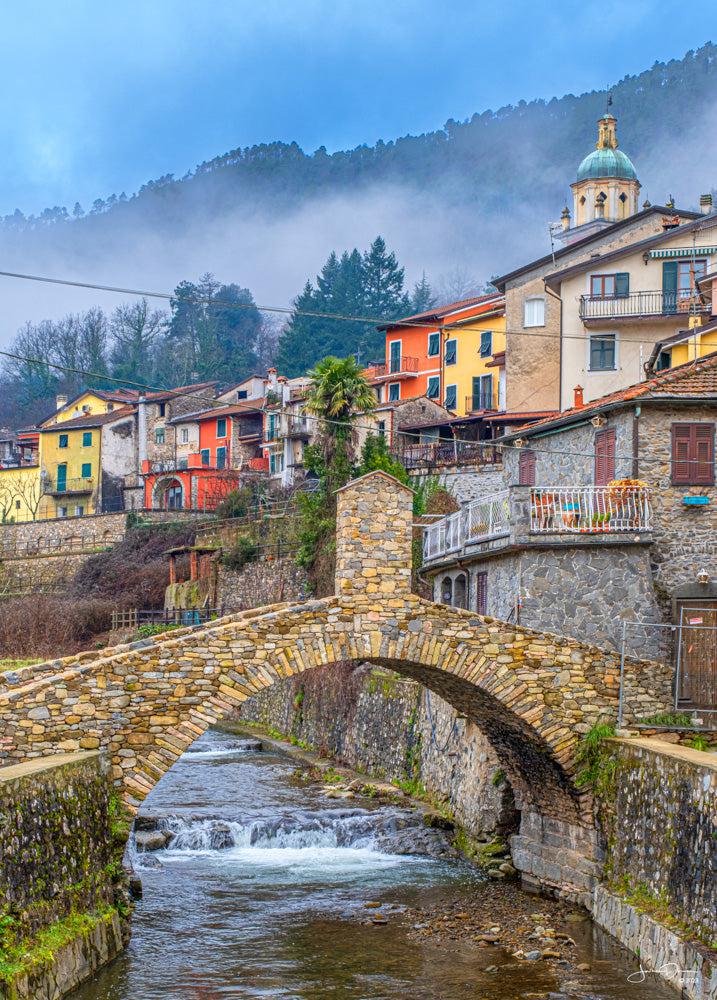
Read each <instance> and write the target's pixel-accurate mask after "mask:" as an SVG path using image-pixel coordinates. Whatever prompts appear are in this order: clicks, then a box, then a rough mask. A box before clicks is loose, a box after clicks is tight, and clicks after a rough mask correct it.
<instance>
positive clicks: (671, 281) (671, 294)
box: [662, 260, 677, 313]
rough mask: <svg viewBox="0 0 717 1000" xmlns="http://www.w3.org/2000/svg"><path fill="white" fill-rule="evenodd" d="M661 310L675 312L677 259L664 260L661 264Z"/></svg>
mask: <svg viewBox="0 0 717 1000" xmlns="http://www.w3.org/2000/svg"><path fill="white" fill-rule="evenodd" d="M662 311H663V312H664V313H674V312H677V261H676V260H666V261H663V264H662Z"/></svg>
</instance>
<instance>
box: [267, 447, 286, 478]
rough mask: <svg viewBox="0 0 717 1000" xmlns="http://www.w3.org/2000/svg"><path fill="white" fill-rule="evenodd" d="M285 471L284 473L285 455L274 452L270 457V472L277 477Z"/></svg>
mask: <svg viewBox="0 0 717 1000" xmlns="http://www.w3.org/2000/svg"><path fill="white" fill-rule="evenodd" d="M283 471H284V456H283V454H282V453H281V452H272V453H271V455H269V472H270V473H271V474H272V475H274V476H275V475H278V474H279V473H280V472H283Z"/></svg>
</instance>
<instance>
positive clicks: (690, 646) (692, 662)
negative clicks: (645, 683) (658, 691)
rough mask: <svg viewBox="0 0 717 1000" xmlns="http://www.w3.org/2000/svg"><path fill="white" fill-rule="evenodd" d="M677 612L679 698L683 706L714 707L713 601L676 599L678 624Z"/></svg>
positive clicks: (716, 628) (716, 650) (716, 635)
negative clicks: (679, 629)
mask: <svg viewBox="0 0 717 1000" xmlns="http://www.w3.org/2000/svg"><path fill="white" fill-rule="evenodd" d="M680 616H681V620H682V626H683V628H682V640H681V650H680V690H679V700H680V701H681V702H684V704H685V707H687V706H690V707H692V706H694V707H698V708H717V601H700V600H697V599H695V598H692V600H685V601H678V602H677V623H678V624H679V622H680Z"/></svg>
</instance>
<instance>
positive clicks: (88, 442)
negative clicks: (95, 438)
mask: <svg viewBox="0 0 717 1000" xmlns="http://www.w3.org/2000/svg"><path fill="white" fill-rule="evenodd" d="M82 447H83V448H91V447H92V431H84V433H83V434H82Z"/></svg>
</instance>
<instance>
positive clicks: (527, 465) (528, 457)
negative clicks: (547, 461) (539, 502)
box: [518, 450, 535, 486]
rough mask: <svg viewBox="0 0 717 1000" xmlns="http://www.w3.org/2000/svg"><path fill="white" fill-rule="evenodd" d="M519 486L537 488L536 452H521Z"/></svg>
mask: <svg viewBox="0 0 717 1000" xmlns="http://www.w3.org/2000/svg"><path fill="white" fill-rule="evenodd" d="M518 485H519V486H535V452H534V451H530V450H528V451H521V453H520V458H519V459H518Z"/></svg>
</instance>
